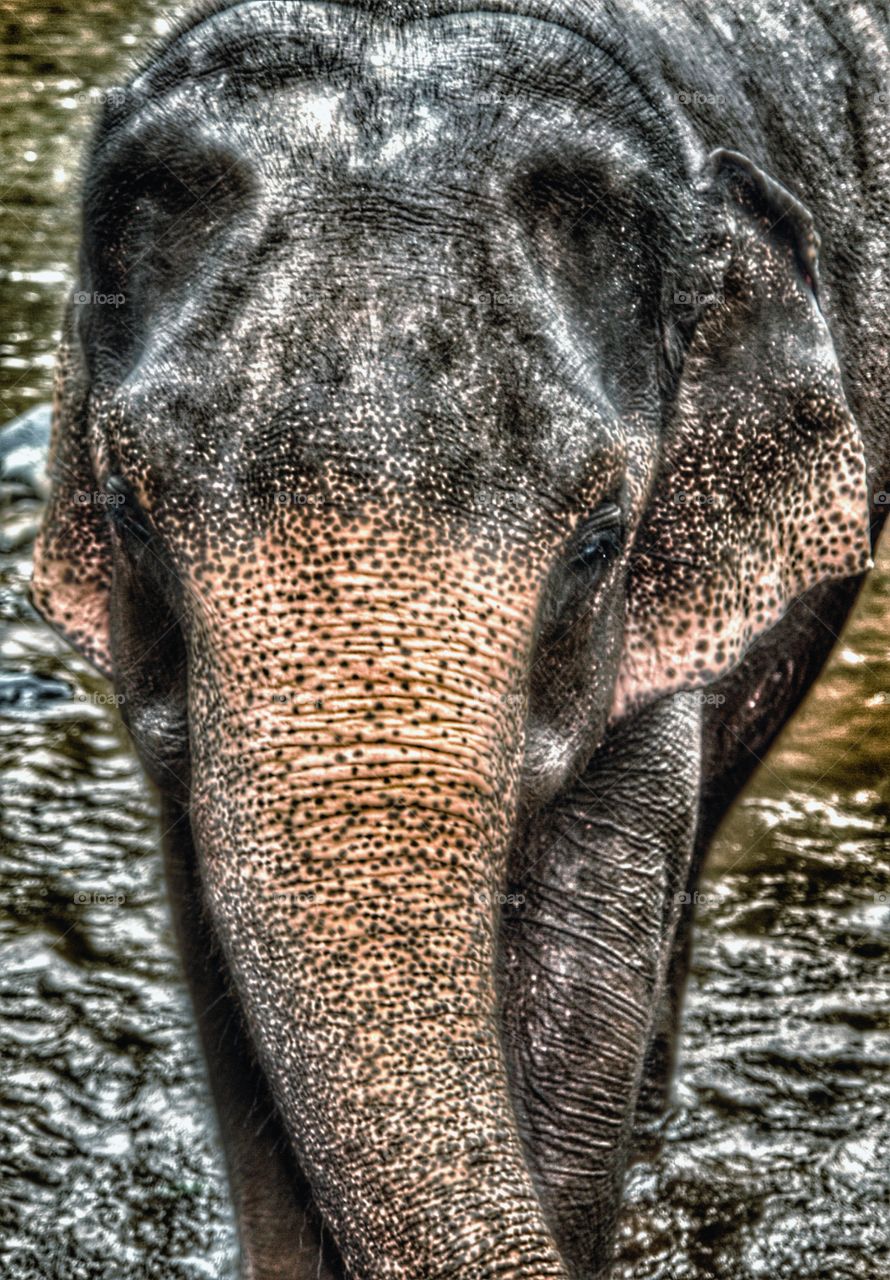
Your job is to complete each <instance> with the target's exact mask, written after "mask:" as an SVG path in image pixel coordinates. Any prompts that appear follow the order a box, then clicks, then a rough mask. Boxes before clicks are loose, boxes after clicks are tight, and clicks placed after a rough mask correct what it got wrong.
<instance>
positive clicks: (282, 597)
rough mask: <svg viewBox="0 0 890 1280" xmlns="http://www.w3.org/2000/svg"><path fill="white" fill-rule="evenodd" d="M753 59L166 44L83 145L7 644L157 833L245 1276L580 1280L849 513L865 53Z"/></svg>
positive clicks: (667, 44)
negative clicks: (144, 795) (49, 434)
mask: <svg viewBox="0 0 890 1280" xmlns="http://www.w3.org/2000/svg"><path fill="white" fill-rule="evenodd" d="M778 12H779V13H780V15H781V16H780V17H777V11H776V10H775V8H774V7H773V8H770V9H769V10H767V9H766V8H764V9H762V10H761V8H760V7H759V6H758V5H756V4H751V5H747V4H746V5H738V6H732V7H729V6H726V7H724V6H719V5H718V6H708V14H707V17H705V15H704V14H703V13H701V12H699V7H693V11H691V12H687V10H686V9H685V8H684V7H683V6H676V5H673V4H671V5H665V6H664V7H662V6H661V5H660V4H658V3H652V4H650V5H642V4H639V5H630V6H627V7H625V8H624V9H622V11H621V13H620V14H618V13H617V12H612V11H610V10H608V9H606V8H605V7H599V6H596V5H590V6H583V7H579V8H577V9H575V8H570V7H562V6H560V5H558V4H552V5H551V4H539V3H537V0H521V2H519V3H516V2H514V0H510V2H509V3H494V4H492V5H490V6H488V8H487V10H486V11H484V12H482V11H476V10H475V9H472V5H471V4H470V3H469V0H459V2H458V3H457V4H455V5H449V6H447V7H445V6H443V7H442V8H441V9H440V8H437V7H436V6H435V5H425V4H424V5H416V6H411V5H399V4H392V5H390V6H386V5H378V4H374V5H370V4H363V5H358V6H355V7H352V6H341V5H338V4H327V5H326V4H310V3H307V4H301V3H298V2H296V0H280V2H279V0H254V2H253V3H242V4H239V5H233V6H230V7H225V6H220V5H214V6H206V7H205V8H203V9H200V10H198V11H197V13H196V14H195V16H194V17H193V18H192V19H191V20H189V22H187V23H186V24H184V25H183V27H182V28H181V29H180V30H179V31H177V33H175V34H174V35H173V36H172V37H170V38H169V39H168V40H167V41H166V42H165V44H164V45H163V47H161V48H160V49H158V50H157V51H156V53H155V56H154V57H153V59H152V60H151V62H150V63H149V65H148V66H147V67H146V69H145V70H144V71H143V72H142V73H141V74H140V75H138V76H137V77H135V78H134V80H133V81H132V82H131V84H130V85H129V86H128V88H127V90H126V92H125V93H124V94H122V95H119V96H118V95H116V96H115V100H114V102H113V103H111V104H110V105H109V107H108V109H107V112H106V115H105V117H104V119H103V120H102V122H101V124H100V127H99V130H98V133H97V136H96V140H95V142H94V146H93V151H92V155H91V159H90V166H89V171H88V178H87V182H86V189H85V217H84V248H83V254H82V261H81V282H80V286H81V289H82V290H83V291H84V292H87V293H89V294H90V296H93V295H96V294H97V295H103V296H105V295H115V296H117V295H123V298H124V303H123V304H122V305H121V306H118V307H114V308H107V309H103V308H102V307H101V306H100V305H92V304H83V303H80V302H78V301H77V295H75V299H74V300H73V301H72V305H71V307H70V309H69V313H68V317H67V320H66V329H65V340H64V344H63V350H62V354H61V358H60V362H59V400H58V404H57V411H56V418H55V439H54V464H53V465H54V473H55V487H54V490H53V495H52V498H51V502H50V505H49V508H48V511H47V516H46V520H45V524H44V528H43V532H42V536H41V539H40V543H39V547H38V555H37V560H36V565H35V580H34V599H35V602H36V603H37V605H38V607H39V608H40V609H41V611H42V612H43V613H44V615H45V616H46V617H47V618H48V619H49V620H50V621H51V622H52V623H53V624H54V625H55V626H57V627H58V628H59V629H60V630H61V631H62V632H63V633H64V634H66V635H67V636H68V637H69V639H70V640H71V641H72V643H74V644H75V645H77V646H78V647H79V648H81V649H82V650H83V651H84V652H85V653H86V654H87V655H88V656H89V657H90V659H91V660H92V661H93V662H94V663H95V664H96V665H97V666H98V667H99V669H100V670H103V671H105V672H106V673H107V674H109V675H110V676H111V677H112V678H113V680H114V682H115V685H116V687H117V689H118V690H119V691H120V693H121V694H122V695H123V697H124V713H125V717H126V720H127V723H128V725H129V727H130V730H131V732H132V735H133V739H134V742H135V744H136V746H137V749H138V750H139V753H140V756H141V758H142V760H143V762H144V764H145V768H146V771H147V772H148V774H149V776H150V777H151V778H152V779H153V780H154V781H155V783H156V784H157V786H158V787H159V789H160V791H161V795H162V801H163V813H164V827H165V829H166V837H165V852H166V859H167V868H168V876H169V881H170V888H171V903H172V906H173V910H174V919H175V922H176V926H177V932H178V936H179V940H180V945H181V947H182V950H183V958H184V962H185V965H186V970H187V973H188V976H189V981H190V984H191V988H192V993H193V997H194V1001H195V1008H196V1013H197V1016H198V1021H199V1025H200V1027H201V1032H202V1036H203V1039H204V1044H205V1049H206V1053H207V1059H208V1069H209V1074H210V1081H211V1085H212V1087H213V1090H214V1094H215V1098H216V1102H217V1108H218V1112H219V1115H220V1120H221V1126H222V1130H223V1136H224V1139H225V1144H226V1151H227V1156H228V1160H229V1167H230V1172H231V1182H232V1190H233V1196H234V1199H235V1203H236V1209H237V1213H238V1217H239V1224H240V1229H241V1237H242V1245H243V1256H244V1274H245V1276H247V1277H251V1278H252V1280H285V1278H287V1280H303V1277H306V1278H307V1280H308V1277H315V1276H317V1277H321V1278H322V1280H336V1278H337V1277H340V1276H343V1275H344V1274H349V1275H352V1276H356V1277H360V1278H361V1280H373V1278H374V1277H399V1280H424V1278H430V1280H432V1278H433V1277H436V1278H444V1277H448V1278H449V1280H493V1278H494V1277H500V1278H502V1280H503V1278H506V1277H510V1278H511V1280H512V1278H515V1280H519V1278H520V1277H522V1280H532V1278H535V1280H541V1278H542V1277H545V1276H549V1277H554V1278H557V1277H558V1278H561V1280H565V1278H566V1277H569V1276H572V1277H585V1280H590V1278H591V1277H594V1276H599V1275H602V1274H604V1272H605V1271H606V1269H607V1268H608V1264H609V1255H610V1249H611V1238H612V1234H613V1230H614V1222H615V1217H616V1213H617V1210H618V1205H619V1203H620V1195H621V1185H622V1179H623V1174H624V1169H625V1165H626V1162H627V1159H628V1156H629V1152H630V1150H631V1148H632V1145H633V1133H634V1125H635V1122H636V1121H637V1120H639V1118H640V1117H641V1116H643V1115H644V1114H648V1113H649V1111H651V1109H652V1108H655V1107H657V1106H658V1105H660V1103H661V1102H663V1097H664V1090H665V1087H666V1082H667V1080H668V1079H669V1075H670V1064H671V1053H672V1043H673V1038H674V1032H675V1027H676V1019H677V1011H678V1007H679V995H678V993H679V992H680V991H681V990H682V980H683V976H684V972H685V963H686V954H687V947H688V932H689V914H688V911H684V910H682V909H681V904H680V902H679V901H678V896H677V895H678V894H679V893H681V892H682V891H688V890H689V889H690V888H692V887H694V884H695V877H696V876H697V874H698V869H699V867H700V863H701V858H702V856H703V852H704V850H705V848H706V846H707V842H708V840H709V838H710V836H711V834H712V833H713V830H714V827H715V825H716V823H717V822H718V821H719V818H720V816H721V814H722V813H723V812H724V811H725V809H726V807H727V805H728V804H729V803H730V802H731V800H732V797H733V796H734V795H735V794H736V792H737V790H738V787H739V786H740V785H741V782H742V781H743V780H744V777H745V776H746V773H747V772H748V771H750V768H751V767H752V762H753V761H754V760H756V758H757V757H759V756H760V755H762V753H763V751H764V750H765V749H766V748H767V746H768V745H769V742H770V741H771V739H772V737H773V736H774V735H775V733H776V732H777V730H778V728H779V727H780V726H781V724H782V723H783V722H784V720H785V719H786V718H787V716H788V715H789V714H790V712H791V710H793V708H794V706H795V705H796V703H797V701H798V700H799V698H800V697H801V696H802V693H803V692H804V690H805V689H806V687H807V685H808V684H809V682H810V681H811V680H812V679H813V677H814V676H815V674H816V672H817V671H818V668H819V665H820V663H821V661H822V660H823V659H824V657H825V654H826V653H827V650H828V647H829V645H830V642H831V639H832V637H833V635H834V634H835V633H836V632H837V630H838V628H839V626H840V624H841V621H842V618H843V616H844V614H845V612H846V611H847V609H848V608H849V606H850V603H851V602H852V600H853V598H854V596H855V592H856V589H857V586H858V583H859V581H860V576H861V573H862V571H863V569H864V568H865V567H866V566H867V564H868V557H869V551H870V545H871V540H870V537H869V533H871V535H872V537H873V536H876V533H877V527H878V523H879V520H878V516H880V515H882V514H883V511H884V509H885V508H884V506H883V505H878V506H877V507H873V509H872V511H871V512H870V511H869V493H871V494H875V493H877V492H878V491H883V490H885V489H887V488H890V470H888V448H887V434H888V433H887V410H886V404H887V403H888V398H890V386H888V377H887V364H886V355H885V353H886V349H887V344H888V341H890V334H888V307H887V273H888V267H887V245H888V239H890V237H888V230H890V228H888V208H890V202H888V199H887V196H888V181H887V173H886V156H887V154H888V141H890V139H888V137H887V121H886V108H884V109H883V110H882V108H881V104H880V94H881V93H882V92H883V91H884V90H885V89H886V83H887V79H886V77H887V50H886V31H884V30H883V29H879V27H878V26H877V25H876V23H877V18H876V17H871V16H869V11H868V10H867V9H866V8H865V7H861V6H857V7H854V8H853V9H851V10H849V13H847V12H846V11H845V14H843V15H842V14H832V15H830V16H828V17H825V16H820V15H819V14H818V13H817V12H816V11H815V10H810V9H808V8H806V7H804V6H802V5H801V6H790V5H789V6H784V5H783V6H780V9H779V11H778ZM839 50H840V51H842V52H839ZM815 86H819V89H818V92H817V89H816V87H815ZM820 95H821V96H820ZM820 237H821V251H820V250H819V239H820ZM79 494H87V495H90V496H89V498H88V500H87V501H84V500H83V499H81V498H79V497H78V495H79ZM870 517H871V519H870ZM869 525H871V528H869ZM703 687H704V688H706V690H707V695H708V696H710V697H711V700H710V701H705V699H704V698H703V697H702V695H701V693H700V692H698V691H699V690H701V689H702V688H703ZM717 693H719V697H716V696H712V695H715V694H717Z"/></svg>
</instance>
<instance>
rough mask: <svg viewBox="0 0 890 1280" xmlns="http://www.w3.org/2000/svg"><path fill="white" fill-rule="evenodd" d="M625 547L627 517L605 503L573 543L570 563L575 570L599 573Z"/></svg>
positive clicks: (615, 507) (614, 506)
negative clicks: (625, 521)
mask: <svg viewBox="0 0 890 1280" xmlns="http://www.w3.org/2000/svg"><path fill="white" fill-rule="evenodd" d="M623 545H624V517H623V515H622V512H621V508H620V507H619V506H618V504H617V503H616V502H603V503H601V504H600V506H598V507H597V509H596V511H594V513H593V515H592V516H591V517H590V518H589V519H588V520H586V521H585V522H584V524H583V525H582V527H581V528H580V529H579V530H578V534H577V536H576V538H575V540H574V547H573V551H572V557H571V563H572V566H573V567H574V568H575V569H576V570H583V571H585V572H586V573H591V572H593V573H597V572H599V571H600V570H601V569H604V568H605V567H606V566H607V565H608V564H609V563H611V561H612V560H614V559H615V557H616V556H617V555H618V553H619V552H620V550H621V548H622V546H623Z"/></svg>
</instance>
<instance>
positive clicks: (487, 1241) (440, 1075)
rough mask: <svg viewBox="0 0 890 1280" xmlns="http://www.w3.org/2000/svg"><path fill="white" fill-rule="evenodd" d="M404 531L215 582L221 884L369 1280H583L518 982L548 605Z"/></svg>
mask: <svg viewBox="0 0 890 1280" xmlns="http://www.w3.org/2000/svg"><path fill="white" fill-rule="evenodd" d="M380 541H381V539H380V536H379V534H378V536H377V537H375V538H373V539H371V538H370V537H368V539H367V541H366V543H365V544H364V546H362V545H361V539H360V537H359V536H357V535H356V534H355V532H354V533H353V537H352V539H351V541H350V546H349V549H348V551H347V552H343V563H342V564H340V565H332V566H329V568H328V569H327V571H326V572H325V573H324V574H320V573H319V574H313V573H311V572H307V571H306V566H305V564H303V565H300V566H298V567H295V566H293V565H292V564H291V563H289V561H288V557H287V556H286V555H285V554H284V553H283V552H276V551H275V549H274V548H272V547H268V546H267V547H265V548H263V550H262V552H261V553H258V554H262V555H263V556H265V557H266V559H267V563H266V565H265V566H264V571H263V572H262V573H261V574H258V575H257V578H256V579H253V578H252V576H251V575H246V576H245V575H243V574H242V575H241V576H239V577H238V579H237V585H236V580H235V576H234V573H233V572H232V571H231V570H227V572H226V574H225V575H224V576H223V577H221V578H220V579H219V580H218V581H217V582H215V583H214V584H212V587H210V589H208V586H209V584H208V583H207V582H206V579H205V580H204V581H202V583H201V584H200V601H203V602H204V603H203V604H201V603H200V601H199V606H198V609H196V621H195V625H194V626H193V628H192V635H191V641H190V649H191V655H190V698H191V702H192V706H191V722H192V725H193V726H194V728H193V743H192V755H193V784H192V826H193V830H194V832H195V836H196V840H197V845H198V849H199V854H200V858H201V867H202V875H203V878H204V884H205V891H206V894H207V897H208V900H209V906H210V909H211V913H212V915H213V918H214V921H215V923H216V927H217V929H218V930H219V933H220V936H221V938H222V939H223V943H224V946H225V948H226V951H227V956H228V959H229V962H230V964H231V967H232V971H233V973H234V975H235V981H236V984H237V986H238V989H239V994H240V996H241V999H242V1002H243V1005H244V1007H245V1009H246V1012H247V1018H248V1022H249V1024H250V1029H251V1032H252V1035H253V1037H254V1039H255V1042H256V1043H257V1045H258V1049H259V1053H260V1057H261V1061H262V1063H263V1066H264V1069H265V1071H266V1073H267V1075H268V1078H269V1080H270V1082H271V1085H272V1088H273V1091H274V1093H275V1096H276V1099H277V1102H278V1105H279V1108H280V1110H281V1112H282V1115H283V1118H284V1121H285V1124H286V1126H287V1128H288V1131H289V1133H290V1135H291V1138H292V1141H293V1143H294V1146H295V1149H296V1151H297V1154H298V1157H299V1159H300V1161H301V1164H302V1166H303V1167H304V1169H305V1170H306V1172H307V1174H308V1176H309V1178H310V1181H311V1183H312V1187H313V1192H314V1195H315V1197H316V1200H317V1202H318V1204H319V1207H320V1208H321V1210H322V1212H323V1214H324V1215H325V1218H326V1219H327V1221H328V1223H329V1225H330V1226H331V1228H332V1230H333V1233H334V1235H335V1238H336V1239H337V1242H338V1245H339V1247H340V1249H341V1252H342V1253H343V1256H344V1260H345V1261H346V1263H347V1266H348V1267H349V1268H350V1270H351V1273H353V1274H355V1275H357V1276H361V1277H370V1276H371V1275H374V1276H378V1275H379V1276H393V1277H405V1280H420V1278H421V1277H439V1276H442V1277H445V1276H447V1277H449V1278H454V1280H457V1278H458V1277H460V1278H463V1277H466V1280H485V1277H494V1276H497V1277H514V1276H515V1277H517V1278H518V1277H519V1276H522V1277H523V1280H533V1278H538V1277H541V1278H543V1277H561V1276H563V1271H562V1267H561V1263H560V1260H559V1258H558V1255H557V1252H556V1250H555V1247H554V1245H553V1242H552V1238H551V1236H550V1234H549V1232H548V1229H547V1227H546V1225H545V1222H544V1219H543V1216H542V1213H541V1210H540V1207H539V1204H538V1201H537V1198H536V1196H535V1194H534V1191H533V1188H532V1185H531V1181H530V1177H529V1174H528V1172H527V1169H526V1166H525V1163H524V1159H523V1155H522V1150H521V1145H520V1142H519V1138H518V1135H517V1131H516V1126H515V1121H514V1117H513V1112H512V1109H511V1105H510V1101H509V1096H508V1089H507V1084H506V1073H505V1067H504V1063H503V1060H502V1055H501V1048H500V1041H499V1033H498V1029H497V1019H496V1008H495V988H494V979H493V968H494V950H495V948H494V937H495V914H496V912H495V903H496V901H497V896H498V893H497V891H498V889H499V887H500V885H501V881H502V877H503V874H504V862H505V850H506V844H507V839H508V835H509V829H510V824H511V821H512V811H513V807H514V793H515V789H516V777H517V769H518V762H519V760H520V759H521V747H522V741H521V738H522V734H521V714H520V707H519V698H518V696H517V693H518V684H519V680H520V673H521V671H522V670H523V665H524V651H523V645H524V644H525V643H526V642H525V641H524V640H521V639H520V637H521V636H523V634H525V635H527V634H528V633H529V631H530V626H529V618H528V617H527V616H525V615H526V611H527V609H528V608H532V607H533V605H532V603H528V604H527V605H525V606H523V605H522V604H517V603H516V602H515V601H514V602H513V604H512V605H511V606H510V607H509V608H507V607H504V606H501V605H498V604H497V603H496V591H497V588H496V587H495V586H494V585H493V584H492V582H491V568H490V566H486V565H483V564H480V563H477V562H476V561H475V559H474V557H473V556H472V555H470V556H468V557H466V558H465V559H464V560H463V561H461V559H460V557H459V556H456V555H455V552H454V550H453V549H452V550H451V551H450V552H449V554H448V555H447V556H444V555H443V557H442V559H441V562H439V563H438V564H436V563H433V561H434V559H435V557H434V556H432V555H430V557H429V559H427V560H425V563H424V565H423V566H422V569H423V572H422V573H421V570H420V569H415V570H414V572H413V573H409V574H405V573H404V572H401V573H399V574H398V575H397V574H395V573H387V572H386V571H384V570H383V569H382V568H381V566H382V565H383V564H384V563H385V560H384V555H385V553H384V552H383V551H382V549H381V545H380ZM372 562H373V564H372ZM390 563H393V561H390ZM373 566H376V568H375V567H373ZM255 581H256V582H258V583H262V584H263V585H256V586H254V582H255ZM269 584H275V585H273V586H270V585H269ZM198 610H200V612H199V611H198ZM496 610H497V616H495V611H496ZM407 614H413V615H414V616H415V617H416V618H417V625H416V626H415V627H414V628H413V629H412V631H411V633H410V635H409V634H407V633H406V631H405V625H404V618H405V616H406V615H407Z"/></svg>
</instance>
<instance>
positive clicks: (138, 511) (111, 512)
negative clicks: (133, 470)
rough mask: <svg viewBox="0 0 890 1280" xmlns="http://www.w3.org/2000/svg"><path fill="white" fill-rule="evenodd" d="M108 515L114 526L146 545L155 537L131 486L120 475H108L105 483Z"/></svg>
mask: <svg viewBox="0 0 890 1280" xmlns="http://www.w3.org/2000/svg"><path fill="white" fill-rule="evenodd" d="M105 491H106V493H107V494H108V497H109V502H108V506H107V511H108V517H109V519H110V520H111V523H112V524H113V525H114V526H115V528H117V529H119V530H121V531H122V532H124V533H125V534H128V535H129V536H131V537H133V538H135V539H136V541H137V542H141V543H142V544H143V545H144V546H147V545H148V544H149V543H150V542H151V541H152V540H153V539H154V537H155V533H154V530H153V529H152V528H151V526H150V525H149V523H148V517H147V516H146V515H145V512H144V511H143V510H142V508H141V507H140V505H139V503H138V502H137V500H136V495H135V494H134V492H133V490H132V488H131V486H130V485H129V484H128V483H127V481H126V480H125V479H124V478H123V476H121V475H110V476H109V477H108V480H107V481H106V484H105Z"/></svg>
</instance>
